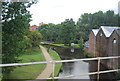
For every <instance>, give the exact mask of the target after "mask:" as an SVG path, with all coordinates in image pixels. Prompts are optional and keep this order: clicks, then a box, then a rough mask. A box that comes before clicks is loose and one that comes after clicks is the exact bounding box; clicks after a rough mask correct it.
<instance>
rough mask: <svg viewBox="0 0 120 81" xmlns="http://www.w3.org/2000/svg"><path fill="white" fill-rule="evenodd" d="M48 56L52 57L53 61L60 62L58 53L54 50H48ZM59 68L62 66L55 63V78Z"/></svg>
mask: <svg viewBox="0 0 120 81" xmlns="http://www.w3.org/2000/svg"><path fill="white" fill-rule="evenodd" d="M49 54H50V56H51V57H52V59H53V60H61V59H60V57H59V55H58V53H57V52H55V51H54V50H50V51H49ZM61 66H62V63H56V64H55V76H57V75H58V73H59V71H60V68H61Z"/></svg>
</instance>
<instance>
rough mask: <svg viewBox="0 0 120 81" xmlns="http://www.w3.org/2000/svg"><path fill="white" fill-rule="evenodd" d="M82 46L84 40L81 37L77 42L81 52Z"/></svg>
mask: <svg viewBox="0 0 120 81" xmlns="http://www.w3.org/2000/svg"><path fill="white" fill-rule="evenodd" d="M83 45H84V40H83V38H82V37H81V38H80V40H79V47H80V49H81V50H82V49H83Z"/></svg>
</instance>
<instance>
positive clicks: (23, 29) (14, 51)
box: [2, 2, 32, 78]
mask: <svg viewBox="0 0 120 81" xmlns="http://www.w3.org/2000/svg"><path fill="white" fill-rule="evenodd" d="M31 5H32V3H30V2H29V3H23V2H19V3H18V2H3V3H2V25H3V27H2V30H3V32H2V63H3V64H8V63H16V62H18V61H19V60H18V56H19V55H21V54H22V53H23V52H24V51H25V48H26V46H25V44H24V42H23V39H24V36H25V35H26V34H27V32H28V27H29V22H30V21H31V19H30V18H31V15H30V13H29V11H27V9H26V8H29V7H30V6H31ZM13 68H14V67H5V68H3V69H2V72H3V73H4V74H9V73H10V72H11V71H12V70H13ZM3 78H4V77H3Z"/></svg>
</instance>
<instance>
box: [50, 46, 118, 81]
mask: <svg viewBox="0 0 120 81" xmlns="http://www.w3.org/2000/svg"><path fill="white" fill-rule="evenodd" d="M48 48H52V49H54V50H55V51H56V52H57V53H58V54H59V56H60V57H61V59H62V60H70V59H81V58H86V57H85V56H84V55H83V54H82V53H81V51H80V49H79V48H70V47H69V48H68V47H58V46H56V47H55V46H50V45H49V46H48ZM71 49H74V52H73V51H71ZM106 69H108V68H106V67H104V66H103V65H102V66H101V67H100V70H101V71H104V70H106ZM96 70H97V63H95V62H88V61H81V62H79V63H78V62H70V63H62V67H61V70H60V72H59V77H60V76H61V77H62V76H66V75H74V74H82V73H89V72H95V71H96ZM93 76H94V77H96V75H93ZM93 76H85V77H81V76H80V77H71V79H87V80H88V79H89V80H91V79H94V80H92V81H96V80H95V78H93ZM111 78H113V79H114V73H109V74H103V75H100V79H107V81H116V80H115V79H114V80H113V79H111ZM110 79H111V80H110ZM100 81H102V80H100Z"/></svg>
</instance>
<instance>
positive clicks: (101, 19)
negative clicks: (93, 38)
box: [77, 10, 118, 40]
mask: <svg viewBox="0 0 120 81" xmlns="http://www.w3.org/2000/svg"><path fill="white" fill-rule="evenodd" d="M100 26H118V14H115V13H114V11H110V10H108V11H106V12H103V11H99V12H96V13H93V14H91V13H84V14H83V15H81V17H80V18H79V19H78V21H77V29H78V30H79V31H78V33H79V35H78V38H79V37H80V35H83V36H84V37H83V39H84V40H88V36H89V33H90V31H91V30H92V29H98V28H99V27H100ZM80 33H81V34H80Z"/></svg>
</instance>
